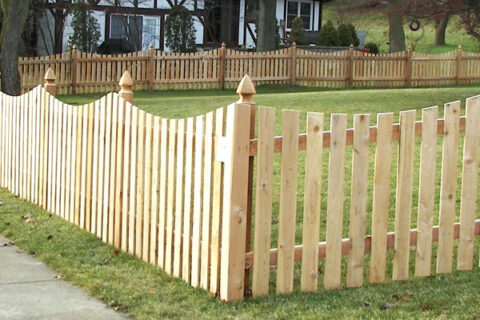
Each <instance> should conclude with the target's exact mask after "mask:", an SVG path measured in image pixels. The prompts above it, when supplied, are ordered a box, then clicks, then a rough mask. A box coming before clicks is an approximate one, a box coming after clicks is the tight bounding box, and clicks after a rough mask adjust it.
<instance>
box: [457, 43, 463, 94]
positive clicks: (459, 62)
mask: <svg viewBox="0 0 480 320" xmlns="http://www.w3.org/2000/svg"><path fill="white" fill-rule="evenodd" d="M462 56H463V49H462V45H461V44H459V45H458V49H457V57H456V59H457V74H456V79H455V80H456V81H455V82H456V85H457V86H458V85H460V84H461V83H462V67H463V65H462Z"/></svg>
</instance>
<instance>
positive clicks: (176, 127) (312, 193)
mask: <svg viewBox="0 0 480 320" xmlns="http://www.w3.org/2000/svg"><path fill="white" fill-rule="evenodd" d="M51 78H52V77H47V79H50V82H49V83H48V85H47V86H46V87H47V89H48V90H49V91H47V90H46V89H43V88H42V87H40V86H39V87H36V88H34V89H33V90H32V91H30V92H28V93H26V94H24V95H22V96H18V97H11V96H7V95H5V94H0V125H1V128H0V141H1V144H0V179H1V181H0V183H1V186H2V187H4V188H8V189H9V190H10V191H11V192H13V193H15V194H16V195H18V196H20V197H22V198H24V199H27V200H29V201H31V202H33V203H35V204H37V205H39V206H40V207H42V208H44V209H46V210H48V211H50V212H53V213H55V214H57V215H59V216H60V217H62V218H64V219H65V220H67V221H69V222H71V223H74V224H75V225H77V226H79V227H80V228H83V229H86V230H87V231H89V232H91V233H93V234H95V235H96V236H97V237H99V238H101V239H102V240H103V241H104V242H108V243H110V244H112V245H113V246H115V247H116V248H119V249H121V250H122V251H125V252H128V253H131V254H134V255H136V256H138V257H139V258H141V259H143V260H145V261H147V262H149V263H151V264H154V265H158V266H159V267H160V268H162V269H163V270H165V271H166V272H167V273H168V274H170V275H172V276H173V277H177V278H181V279H183V280H184V281H186V282H187V283H189V284H191V285H192V286H194V287H201V288H203V289H205V290H209V291H210V292H212V293H214V294H218V295H219V297H220V298H221V299H222V300H225V301H233V300H242V299H244V297H245V293H248V292H249V290H247V289H249V288H251V290H252V294H253V296H254V297H257V296H262V295H265V294H268V293H269V290H270V289H273V287H272V285H270V283H272V282H274V283H275V285H274V287H275V290H276V293H278V294H286V293H290V292H292V291H293V290H294V288H295V286H294V283H295V279H296V278H299V280H300V281H299V283H300V284H299V288H298V290H301V291H315V290H317V289H318V284H319V283H322V282H323V286H324V288H326V289H338V288H341V287H342V286H344V285H346V286H347V287H358V286H362V285H363V284H364V283H365V282H366V280H365V276H366V275H367V270H368V282H371V283H382V282H385V281H386V280H387V278H389V277H391V278H392V279H393V280H406V279H409V278H411V277H412V276H415V277H417V276H418V277H424V276H430V275H432V264H434V265H435V266H436V267H435V273H438V274H446V273H450V272H452V270H453V269H454V264H455V261H456V268H457V269H458V270H471V269H472V268H473V267H474V265H473V264H474V243H475V241H474V240H475V236H477V235H479V234H480V220H476V211H477V190H478V188H477V186H478V151H479V138H480V131H479V130H478V128H479V127H480V96H477V97H473V98H470V99H467V102H466V115H465V116H460V113H461V108H460V102H459V101H457V102H453V103H449V104H447V105H446V106H445V109H444V118H439V117H438V113H439V110H438V108H437V107H431V108H427V109H424V110H423V111H422V120H421V121H416V112H415V111H404V112H401V113H400V123H394V115H393V114H391V113H383V114H379V115H378V116H377V124H376V125H375V126H370V116H369V115H368V114H364V115H355V116H354V125H353V128H352V129H348V128H347V115H345V114H332V115H331V119H330V128H329V130H328V131H327V130H325V128H326V125H325V124H324V122H325V120H326V119H325V116H324V115H323V114H319V113H308V114H307V119H306V134H299V127H300V122H299V116H300V115H299V113H298V112H297V111H291V110H285V111H283V113H282V114H283V118H282V135H281V136H275V130H274V128H275V110H274V109H272V108H267V107H260V108H258V109H256V108H255V103H254V102H253V99H252V96H253V95H254V94H255V88H254V86H253V83H252V82H251V81H250V79H249V77H248V76H246V77H245V78H244V79H243V80H242V82H241V84H240V87H239V90H238V92H239V93H240V95H241V98H240V100H239V102H238V103H235V104H232V105H229V106H228V107H227V108H221V109H218V110H216V111H214V112H209V113H207V114H206V115H201V116H197V117H191V118H187V119H163V118H160V117H157V116H153V115H151V114H148V113H146V112H144V111H142V110H140V109H138V108H137V107H135V106H133V105H132V104H131V103H130V102H128V101H126V100H125V99H124V98H122V97H121V96H123V97H125V98H126V99H129V100H131V98H132V96H131V91H130V88H131V86H132V85H133V83H132V82H131V81H130V79H129V78H128V76H127V75H126V77H125V78H123V79H122V81H121V84H122V90H121V92H120V95H121V96H120V95H119V94H117V93H109V94H107V95H106V96H105V97H103V98H101V99H99V100H97V101H95V102H92V103H89V104H86V105H81V106H71V105H67V104H64V103H62V102H60V101H59V100H57V99H56V98H55V97H54V96H52V95H51V94H50V93H49V92H54V90H52V81H51ZM256 131H257V133H256ZM439 136H442V137H441V139H439V138H438V137H439ZM439 143H441V145H442V148H441V152H440V153H438V150H437V149H439V148H437V145H438V144H439ZM462 144H463V161H462V162H461V167H462V172H461V177H460V178H459V170H458V167H459V165H458V159H460V158H461V151H460V152H459V147H460V146H461V145H462ZM373 149H375V154H374V155H373V153H372V152H371V151H372V150H373ZM349 153H351V154H352V155H353V156H352V157H351V158H350V157H349V156H348V154H349ZM371 153H372V154H371ZM418 153H420V161H419V163H418V166H417V165H415V163H416V162H415V160H414V159H415V155H417V154H418ZM275 154H279V157H276V156H275ZM437 155H440V156H441V168H440V169H441V174H440V175H439V176H437V174H436V172H437V166H436V158H437ZM327 156H328V160H329V162H328V165H324V159H325V160H326V159H327V158H326V157H327ZM373 158H374V161H371V160H370V159H373ZM276 164H278V166H277V167H278V168H280V170H279V174H278V173H277V174H275V173H274V170H273V168H274V167H275V166H276ZM372 166H373V168H372V169H373V175H374V177H373V178H371V179H370V178H369V176H370V175H369V168H371V167H372ZM395 166H396V173H391V172H392V168H395ZM254 168H256V169H255V170H254ZM303 168H305V170H303ZM346 168H351V179H350V181H351V186H348V185H347V183H346V181H347V180H346ZM299 175H300V176H302V177H304V178H303V179H304V184H303V185H301V184H299V183H298V176H299ZM327 175H328V176H327ZM417 175H418V177H419V181H420V182H419V188H418V203H417V207H418V212H416V215H417V219H416V227H415V228H412V221H415V219H412V216H414V214H415V212H412V211H413V210H412V208H413V207H414V203H413V200H412V197H413V190H414V189H413V187H412V186H413V184H414V181H413V180H414V177H416V176H417ZM324 176H325V177H326V179H327V181H324ZM458 178H459V181H461V185H459V186H457V179H458ZM392 181H395V183H396V191H395V200H394V201H393V202H392V201H391V199H390V193H391V188H390V185H391V182H392ZM324 182H326V183H328V188H327V189H326V190H322V185H323V184H324ZM438 185H439V187H440V192H439V194H437V192H436V187H437V186H438ZM278 187H279V188H278ZM345 189H347V190H348V189H350V192H349V193H348V194H347V193H346V192H345ZM457 189H460V190H461V192H460V193H459V197H460V199H459V200H460V206H459V208H458V209H457V205H456V203H457ZM302 195H303V199H301V198H299V197H301V196H302ZM346 199H349V200H350V201H349V207H350V215H349V217H348V218H347V217H344V208H345V202H346ZM436 201H438V202H439V206H438V207H439V208H438V210H436V209H435V208H436V205H435V203H436ZM301 202H303V204H304V205H303V219H298V218H297V214H298V215H299V214H300V213H301V212H299V210H298V209H299V208H297V205H298V204H299V203H301ZM325 202H326V205H324V209H326V210H324V209H322V203H325ZM277 204H278V209H277ZM369 204H371V208H372V209H371V210H369V209H368V208H369ZM391 207H392V208H393V207H394V209H391ZM392 214H393V215H392ZM325 220H326V223H325V224H322V223H321V221H325ZM437 220H438V225H435V224H434V222H435V221H437ZM369 229H371V235H367V230H369ZM347 231H348V232H347ZM300 234H301V235H300ZM346 235H347V236H346ZM456 239H458V242H457V243H458V245H456V244H455V240H456ZM435 243H438V245H437V246H435V245H434V244H435ZM272 246H273V247H272ZM456 247H457V249H455V248H456ZM391 249H393V252H392V250H391ZM412 249H414V251H415V253H414V257H415V265H414V270H413V268H412V270H411V267H413V261H411V259H410V256H411V252H412ZM454 252H457V254H456V255H455V254H454ZM342 257H345V258H342ZM455 257H456V258H455ZM342 259H346V261H343V262H344V263H345V264H343V262H342ZM320 263H322V270H323V272H322V274H323V277H322V276H321V275H320V273H319V266H320ZM323 263H324V265H323ZM390 265H392V267H393V271H392V272H391V275H390V271H388V270H389V266H390ZM272 275H275V279H273V281H271V280H270V278H271V276H272Z"/></svg>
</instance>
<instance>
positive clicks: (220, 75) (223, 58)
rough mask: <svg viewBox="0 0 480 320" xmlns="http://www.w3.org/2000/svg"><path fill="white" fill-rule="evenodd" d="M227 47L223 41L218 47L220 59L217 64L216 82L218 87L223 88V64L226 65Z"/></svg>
mask: <svg viewBox="0 0 480 320" xmlns="http://www.w3.org/2000/svg"><path fill="white" fill-rule="evenodd" d="M226 54H227V48H226V45H225V42H222V46H221V47H220V61H219V65H218V84H219V87H220V89H222V90H223V89H225V66H226V63H225V62H226V60H227V57H226Z"/></svg>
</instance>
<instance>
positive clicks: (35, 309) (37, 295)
mask: <svg viewBox="0 0 480 320" xmlns="http://www.w3.org/2000/svg"><path fill="white" fill-rule="evenodd" d="M8 243H9V240H8V239H6V238H5V237H4V236H2V235H1V234H0V319H1V320H4V319H5V320H7V319H8V320H10V319H12V320H13V319H16V320H20V319H22V320H23V319H55V320H57V319H60V320H62V319H68V320H77V319H78V320H80V319H127V316H126V315H124V314H122V313H118V312H115V311H114V310H112V309H110V308H109V307H107V306H106V305H105V304H103V303H102V302H100V301H98V300H96V299H94V298H92V297H90V296H88V295H87V294H85V293H84V292H83V291H82V290H80V289H79V288H77V287H75V286H73V285H72V284H70V283H68V282H66V281H64V280H61V279H58V278H57V277H56V275H55V273H54V272H53V271H52V270H50V269H49V268H48V267H47V266H46V265H44V264H43V263H42V262H40V261H39V260H38V259H36V258H35V257H32V256H31V255H29V254H26V253H23V252H22V251H20V249H18V248H17V247H15V246H14V245H6V246H5V245H4V244H8Z"/></svg>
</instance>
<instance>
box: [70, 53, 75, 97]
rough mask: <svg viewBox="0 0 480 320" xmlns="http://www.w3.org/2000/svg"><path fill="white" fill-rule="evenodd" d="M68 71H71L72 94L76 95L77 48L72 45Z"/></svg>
mask: <svg viewBox="0 0 480 320" xmlns="http://www.w3.org/2000/svg"><path fill="white" fill-rule="evenodd" d="M70 54H71V56H70V71H71V77H72V79H71V81H70V85H71V86H72V93H73V94H76V93H77V46H76V45H75V44H74V45H73V46H72V51H70Z"/></svg>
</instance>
